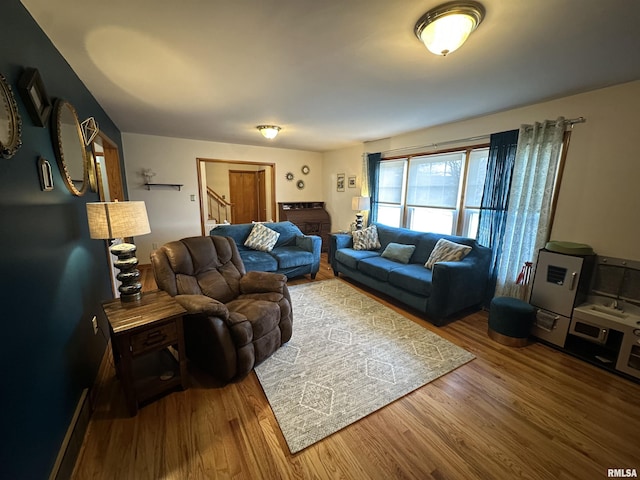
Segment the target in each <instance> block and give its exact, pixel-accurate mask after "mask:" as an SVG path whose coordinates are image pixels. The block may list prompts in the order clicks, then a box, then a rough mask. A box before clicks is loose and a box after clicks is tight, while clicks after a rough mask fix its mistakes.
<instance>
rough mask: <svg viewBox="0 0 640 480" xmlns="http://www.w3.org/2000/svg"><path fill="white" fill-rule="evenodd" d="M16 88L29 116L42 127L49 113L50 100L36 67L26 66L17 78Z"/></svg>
mask: <svg viewBox="0 0 640 480" xmlns="http://www.w3.org/2000/svg"><path fill="white" fill-rule="evenodd" d="M18 90H19V91H20V95H22V99H23V100H24V103H25V105H26V106H27V110H28V111H29V116H30V117H31V120H33V123H34V124H35V125H37V126H38V127H44V126H46V125H47V120H49V114H50V113H51V108H52V105H51V100H50V99H49V97H48V95H47V92H46V91H45V89H44V83H42V78H40V73H39V72H38V69H36V68H27V69H25V71H24V73H23V74H22V76H21V77H20V80H18Z"/></svg>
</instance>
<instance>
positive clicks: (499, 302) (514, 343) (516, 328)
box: [488, 297, 536, 347]
mask: <svg viewBox="0 0 640 480" xmlns="http://www.w3.org/2000/svg"><path fill="white" fill-rule="evenodd" d="M535 313H536V309H535V308H534V307H533V306H532V305H529V304H528V303H527V302H523V301H522V300H519V299H517V298H511V297H495V298H494V299H493V300H491V306H490V308H489V332H488V333H489V337H490V338H492V339H493V340H495V341H496V342H498V343H501V344H503V345H508V346H510V347H524V346H525V345H526V344H527V342H528V338H529V333H530V332H531V327H532V326H533V321H534V319H535Z"/></svg>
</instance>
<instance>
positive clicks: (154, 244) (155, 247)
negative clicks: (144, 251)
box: [151, 242, 158, 250]
mask: <svg viewBox="0 0 640 480" xmlns="http://www.w3.org/2000/svg"><path fill="white" fill-rule="evenodd" d="M151 248H153V249H154V250H157V249H158V244H157V243H156V242H153V243H152V244H151Z"/></svg>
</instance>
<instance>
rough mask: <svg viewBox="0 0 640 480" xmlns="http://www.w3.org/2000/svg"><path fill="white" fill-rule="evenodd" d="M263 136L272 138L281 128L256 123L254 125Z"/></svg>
mask: <svg viewBox="0 0 640 480" xmlns="http://www.w3.org/2000/svg"><path fill="white" fill-rule="evenodd" d="M256 128H257V129H258V130H259V131H260V133H261V134H262V136H263V137H264V138H267V139H269V140H273V139H274V138H276V136H277V135H278V132H279V131H280V130H281V128H280V127H278V126H277V125H258V126H257V127H256Z"/></svg>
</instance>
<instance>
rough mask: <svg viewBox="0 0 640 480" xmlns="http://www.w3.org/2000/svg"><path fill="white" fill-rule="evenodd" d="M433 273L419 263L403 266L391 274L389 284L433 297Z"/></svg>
mask: <svg viewBox="0 0 640 480" xmlns="http://www.w3.org/2000/svg"><path fill="white" fill-rule="evenodd" d="M432 278H433V271H432V270H427V269H426V268H424V266H422V265H421V264H418V263H412V264H409V265H402V266H400V267H399V268H396V269H394V270H392V271H391V272H389V283H390V284H391V285H393V286H394V287H398V288H402V289H403V290H407V291H409V292H412V293H415V294H417V295H424V296H425V297H428V296H430V295H431V279H432Z"/></svg>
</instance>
